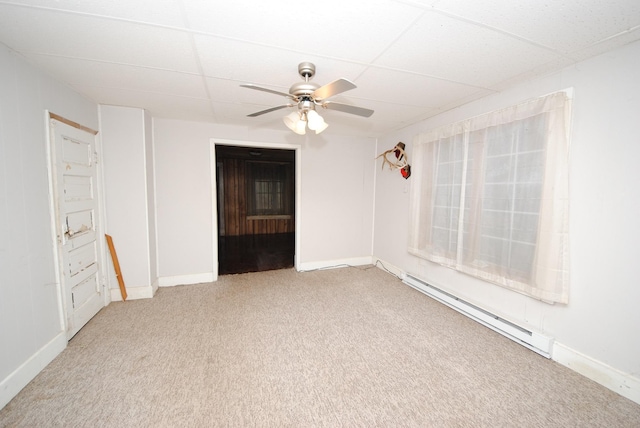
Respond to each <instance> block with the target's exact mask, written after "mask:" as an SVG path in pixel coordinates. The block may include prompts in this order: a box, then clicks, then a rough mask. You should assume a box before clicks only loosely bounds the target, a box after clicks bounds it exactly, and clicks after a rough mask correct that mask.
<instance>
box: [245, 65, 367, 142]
mask: <svg viewBox="0 0 640 428" xmlns="http://www.w3.org/2000/svg"><path fill="white" fill-rule="evenodd" d="M298 73H299V74H300V76H302V78H303V79H304V81H303V82H298V83H294V84H293V85H292V86H291V88H289V93H288V94H287V93H285V92H280V91H274V90H273V89H267V88H263V87H261V86H257V85H252V84H246V85H240V86H242V87H243V88H249V89H255V90H257V91H263V92H269V93H271V94H276V95H281V96H283V97H286V98H288V99H289V103H287V104H283V105H279V106H276V107H271V108H268V109H266V110H262V111H258V112H255V113H251V114H249V115H247V116H248V117H256V116H260V115H262V114H265V113H271V112H272V111H276V110H280V109H283V108H287V107H295V106H297V107H298V111H295V112H292V113H290V114H288V115H287V116H285V117H284V119H283V120H284V123H285V124H286V125H287V126H288V127H289V129H291V130H292V131H293V132H295V133H297V134H301V135H302V134H304V133H305V127H306V126H308V127H309V129H311V130H312V131H315V132H316V134H319V133H320V132H322V131H324V130H325V129H326V128H327V126H329V125H327V123H326V122H325V121H324V119H323V118H322V117H321V116H320V115H319V114H318V113H317V112H316V107H317V106H319V107H322V108H325V109H329V110H337V111H341V112H344V113H350V114H355V115H358V116H362V117H369V116H371V115H372V114H373V110H370V109H367V108H363V107H357V106H352V105H349V104H342V103H337V102H334V101H328V100H327V99H328V98H330V97H332V96H334V95H338V94H341V93H342V92H345V91H348V90H350V89H354V88H356V85H355V84H353V83H352V82H350V81H349V80H347V79H338V80H334V81H333V82H331V83H327V84H326V85H324V86H320V85H318V84H317V83H314V82H310V80H311V78H312V77H313V76H314V75H315V74H316V66H315V65H314V64H312V63H310V62H302V63H300V64H299V65H298Z"/></svg>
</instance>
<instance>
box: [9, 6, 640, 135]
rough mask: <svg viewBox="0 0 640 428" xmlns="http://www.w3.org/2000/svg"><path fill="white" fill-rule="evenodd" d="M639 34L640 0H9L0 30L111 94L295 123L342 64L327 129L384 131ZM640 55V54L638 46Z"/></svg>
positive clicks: (156, 106) (191, 111)
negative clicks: (290, 117)
mask: <svg viewBox="0 0 640 428" xmlns="http://www.w3.org/2000/svg"><path fill="white" fill-rule="evenodd" d="M638 39H640V1H638V0H606V1H605V0H545V1H542V0H518V1H515V0H482V1H479V0H322V1H313V2H312V1H307V2H304V1H288V0H268V1H267V0H224V1H223V0H127V1H118V0H93V1H89V0H14V1H2V0H0V42H2V43H4V44H5V45H7V46H8V47H9V48H11V49H12V50H14V51H16V52H18V53H19V54H20V55H22V56H23V57H25V58H26V59H27V60H28V61H29V62H31V63H33V64H35V65H36V66H37V67H39V68H41V69H44V70H46V71H47V72H48V73H50V74H51V75H53V76H54V77H55V78H57V79H58V80H61V81H63V82H66V83H67V84H68V85H69V86H71V87H72V88H74V89H75V90H76V91H78V92H80V93H82V94H84V95H86V96H87V97H88V98H90V99H92V100H94V101H96V102H97V103H100V104H112V105H121V106H132V107H140V108H145V109H147V110H148V111H149V112H150V113H151V114H152V115H153V116H155V117H162V118H175V119H186V120H193V121H207V122H215V123H224V124H235V125H244V126H249V127H256V128H274V129H279V130H283V129H285V128H284V124H283V123H282V117H283V116H284V115H285V114H286V113H288V112H289V111H287V110H280V111H275V112H272V113H268V114H265V115H262V116H258V117H255V118H248V117H246V115H247V114H250V113H253V112H255V111H259V110H263V109H266V108H269V107H272V106H276V105H281V104H286V101H287V100H286V99H285V98H284V97H279V96H278V95H274V94H270V93H265V92H259V91H254V90H251V89H246V88H241V87H240V86H239V85H240V84H245V83H254V84H257V85H260V86H263V87H267V88H270V89H274V90H277V91H281V92H288V90H289V87H290V86H291V85H292V84H293V83H295V82H298V81H300V80H301V78H300V76H299V75H298V71H297V67H298V64H299V63H300V62H303V61H310V62H313V63H314V64H315V65H316V67H317V71H316V76H315V77H314V79H313V80H314V82H316V83H318V84H320V85H323V84H325V83H329V82H331V81H333V80H335V79H337V78H340V77H343V78H346V79H349V80H351V81H353V82H354V83H355V84H356V85H357V86H358V87H357V88H356V89H353V90H351V91H348V92H345V93H343V94H341V95H337V96H335V97H333V98H332V99H331V100H332V101H339V102H342V103H348V104H354V105H358V106H361V107H366V108H370V109H373V110H375V113H374V114H373V116H371V117H370V118H362V117H359V116H354V115H350V114H346V113H342V112H338V111H326V110H323V111H322V112H321V113H322V114H323V116H324V117H325V120H326V121H327V122H328V123H329V125H330V126H329V128H328V129H327V131H325V133H336V134H342V135H358V136H372V137H375V136H380V135H384V134H386V133H388V132H391V131H394V130H397V129H400V128H403V127H405V126H407V125H409V124H412V123H415V122H417V121H419V120H422V119H425V118H428V117H430V116H433V115H435V114H438V113H440V112H442V111H445V110H448V109H451V108H453V107H456V106H459V105H462V104H464V103H466V102H469V101H471V100H473V99H477V98H480V97H482V96H485V95H488V94H491V93H493V92H497V91H501V90H503V89H505V88H507V87H509V86H511V85H514V84H517V83H519V82H522V81H525V80H528V79H530V78H532V77H534V76H537V75H540V74H544V73H548V72H550V71H553V70H555V69H558V68H561V67H564V66H566V65H569V64H572V63H574V62H576V61H579V60H583V59H585V58H588V57H591V56H594V55H597V54H600V53H603V52H606V51H609V50H611V49H613V48H616V47H618V46H621V45H624V44H627V43H630V42H632V41H635V40H638ZM639 60H640V59H639Z"/></svg>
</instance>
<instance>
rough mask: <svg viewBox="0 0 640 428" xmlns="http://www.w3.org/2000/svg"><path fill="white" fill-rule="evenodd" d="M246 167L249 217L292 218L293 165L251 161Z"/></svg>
mask: <svg viewBox="0 0 640 428" xmlns="http://www.w3.org/2000/svg"><path fill="white" fill-rule="evenodd" d="M246 165H247V177H248V182H247V201H248V207H247V208H248V210H247V214H248V216H249V217H250V218H254V219H255V218H263V217H269V218H290V217H291V214H292V209H293V188H292V185H291V179H292V173H293V172H292V166H291V164H290V163H280V162H252V161H249V162H247V163H246Z"/></svg>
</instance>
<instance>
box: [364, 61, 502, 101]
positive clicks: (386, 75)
mask: <svg viewBox="0 0 640 428" xmlns="http://www.w3.org/2000/svg"><path fill="white" fill-rule="evenodd" d="M358 82H359V83H360V84H362V86H363V87H368V88H375V90H368V91H364V92H365V93H367V94H368V96H369V97H370V98H373V99H375V100H378V101H386V102H391V103H396V104H405V105H413V106H419V107H430V108H437V107H438V106H440V105H442V104H450V103H452V102H454V101H456V100H458V99H460V98H463V97H466V96H468V95H470V94H473V93H476V92H477V91H478V90H479V88H477V87H474V86H468V85H463V84H460V83H453V82H449V81H447V80H441V79H434V78H432V77H427V76H423V75H419V74H415V73H406V72H398V71H393V70H387V69H381V68H373V67H372V68H370V69H368V70H367V71H366V72H365V73H364V74H363V75H362V76H361V77H360V79H358ZM380 82H386V83H387V84H386V85H380ZM484 91H485V93H486V94H489V93H490V92H489V91H487V90H484Z"/></svg>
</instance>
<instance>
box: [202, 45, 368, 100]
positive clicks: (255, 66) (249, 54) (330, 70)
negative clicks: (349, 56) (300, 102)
mask: <svg viewBox="0 0 640 428" xmlns="http://www.w3.org/2000/svg"><path fill="white" fill-rule="evenodd" d="M194 41H195V46H196V49H197V52H198V55H199V57H200V61H201V64H202V70H203V73H204V74H205V75H206V76H208V77H218V78H221V77H224V78H226V79H233V80H236V81H238V82H239V83H254V84H258V85H261V86H267V87H269V88H270V89H275V90H284V91H285V92H287V90H288V89H289V87H290V86H291V85H292V84H293V83H295V82H299V81H301V80H302V77H300V75H299V74H298V64H299V63H301V62H305V61H310V62H313V63H314V64H316V75H315V77H313V81H314V82H317V83H318V84H320V85H322V84H325V83H329V82H330V81H333V80H335V79H337V78H339V77H344V78H347V79H355V78H356V76H358V75H359V74H360V73H362V72H363V71H364V70H365V69H366V66H365V65H362V64H357V63H353V62H349V61H339V60H335V59H331V58H323V57H319V56H317V55H315V54H311V53H299V52H292V51H289V50H286V49H280V48H271V47H265V46H261V45H259V44H255V43H247V42H239V41H235V40H229V39H224V38H219V37H212V36H202V35H195V36H194ZM257 59H259V60H257Z"/></svg>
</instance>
